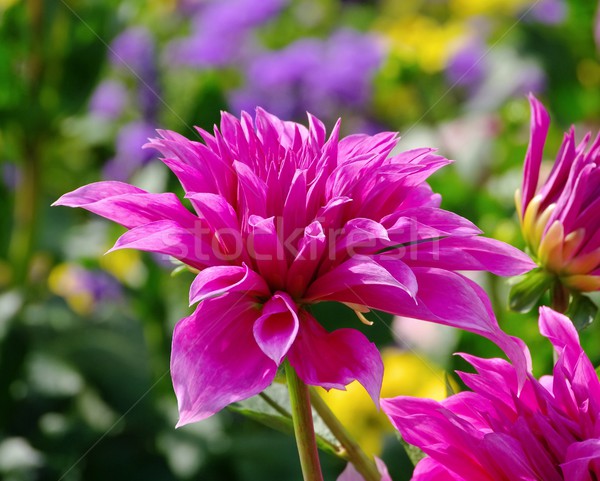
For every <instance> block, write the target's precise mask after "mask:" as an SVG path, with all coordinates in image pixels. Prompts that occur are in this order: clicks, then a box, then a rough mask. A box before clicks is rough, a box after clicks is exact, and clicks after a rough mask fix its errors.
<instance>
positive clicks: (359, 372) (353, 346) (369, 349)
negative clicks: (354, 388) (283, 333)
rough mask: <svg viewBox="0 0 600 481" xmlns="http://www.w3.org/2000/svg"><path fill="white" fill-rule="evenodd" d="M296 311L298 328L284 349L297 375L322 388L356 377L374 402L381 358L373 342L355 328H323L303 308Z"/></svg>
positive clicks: (341, 385) (378, 388)
mask: <svg viewBox="0 0 600 481" xmlns="http://www.w3.org/2000/svg"><path fill="white" fill-rule="evenodd" d="M300 315H301V329H300V331H299V332H298V336H297V338H296V342H295V343H294V345H293V346H292V348H291V349H290V351H289V353H288V359H289V361H290V364H291V365H292V367H293V368H294V369H295V370H296V372H297V373H298V376H299V377H300V379H302V380H303V381H304V382H305V383H306V384H310V385H312V386H321V387H324V388H325V389H331V388H335V389H345V386H347V385H348V384H350V383H351V382H352V381H355V380H357V381H358V382H359V383H360V384H362V386H363V387H364V388H365V389H366V391H367V392H368V393H369V395H370V396H371V398H372V399H373V401H374V402H375V404H378V402H379V393H380V391H381V383H382V380H383V362H382V361H381V356H380V355H379V350H378V349H377V347H376V346H375V344H373V343H372V342H370V341H369V340H368V339H367V338H366V337H365V336H364V335H363V334H362V333H361V332H360V331H358V330H356V329H337V330H335V331H333V332H327V331H326V330H325V328H324V327H322V326H321V325H320V324H319V323H318V322H317V321H316V320H315V319H314V318H313V317H312V316H311V315H310V314H308V313H307V312H305V311H301V313H300Z"/></svg>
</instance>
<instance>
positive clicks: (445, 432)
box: [381, 396, 495, 481]
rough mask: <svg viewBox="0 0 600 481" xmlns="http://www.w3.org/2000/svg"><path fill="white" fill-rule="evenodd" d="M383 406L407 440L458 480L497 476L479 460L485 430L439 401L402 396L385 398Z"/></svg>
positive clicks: (491, 479)
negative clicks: (446, 407)
mask: <svg viewBox="0 0 600 481" xmlns="http://www.w3.org/2000/svg"><path fill="white" fill-rule="evenodd" d="M381 409H382V410H383V411H384V412H385V413H386V414H387V416H388V418H390V421H391V422H392V424H393V425H394V426H395V427H396V429H398V431H400V434H401V435H402V438H403V439H404V440H405V441H406V442H407V443H410V444H412V445H414V446H417V447H418V448H420V449H421V450H422V451H423V452H425V453H426V454H428V455H429V456H431V457H432V458H433V459H434V460H436V461H437V462H439V463H441V464H442V465H443V466H445V467H446V468H447V469H448V470H449V471H452V472H454V473H456V474H457V475H458V476H459V479H461V478H462V479H465V480H475V479H476V480H482V481H493V480H494V479H495V478H494V477H493V475H492V473H487V472H486V470H485V469H484V468H483V466H482V464H481V462H480V460H481V461H483V459H482V457H483V454H484V452H483V449H482V446H481V442H482V440H483V436H484V435H483V433H481V432H479V431H478V430H476V429H475V428H473V427H472V426H471V425H470V424H469V423H468V422H466V421H464V420H463V419H461V418H459V417H458V416H456V415H455V414H454V413H452V412H451V411H449V410H448V409H445V408H444V407H443V406H442V405H441V404H440V403H438V402H437V401H433V400H431V399H418V398H411V397H405V396H399V397H397V398H394V399H382V400H381Z"/></svg>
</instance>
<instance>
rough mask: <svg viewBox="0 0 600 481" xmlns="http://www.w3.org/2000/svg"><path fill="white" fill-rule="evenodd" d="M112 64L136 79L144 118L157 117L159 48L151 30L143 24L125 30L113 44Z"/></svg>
mask: <svg viewBox="0 0 600 481" xmlns="http://www.w3.org/2000/svg"><path fill="white" fill-rule="evenodd" d="M110 59H111V62H112V64H113V66H115V67H117V68H120V69H123V70H124V71H125V73H129V74H130V75H131V76H133V77H134V78H135V79H136V80H137V97H138V102H139V107H140V110H141V114H142V117H144V118H145V119H155V118H156V114H157V109H158V106H159V102H160V88H159V85H158V70H157V65H156V48H155V44H154V39H153V38H152V35H151V34H150V32H149V31H148V30H147V29H145V28H143V27H133V28H130V29H128V30H125V31H124V32H123V33H121V34H120V35H119V36H118V37H117V38H115V39H114V40H113V42H112V44H111V52H110Z"/></svg>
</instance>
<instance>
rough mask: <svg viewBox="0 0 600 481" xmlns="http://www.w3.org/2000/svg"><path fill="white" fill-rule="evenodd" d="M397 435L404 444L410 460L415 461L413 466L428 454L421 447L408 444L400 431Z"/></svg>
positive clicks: (403, 446)
mask: <svg viewBox="0 0 600 481" xmlns="http://www.w3.org/2000/svg"><path fill="white" fill-rule="evenodd" d="M397 436H398V440H399V441H400V444H401V445H402V448H403V449H404V452H405V453H406V455H407V456H408V459H410V462H411V463H413V466H416V465H417V463H418V462H419V461H421V459H423V458H424V457H425V456H426V454H425V453H424V452H423V451H421V450H420V449H419V448H417V447H416V446H413V445H412V444H408V443H407V442H406V441H405V440H404V439H403V438H402V436H400V434H399V433H398V434H397Z"/></svg>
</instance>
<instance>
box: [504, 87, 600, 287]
mask: <svg viewBox="0 0 600 481" xmlns="http://www.w3.org/2000/svg"><path fill="white" fill-rule="evenodd" d="M529 101H530V104H531V134H530V141H529V149H528V151H527V155H526V157H525V166H524V175H523V185H522V188H521V190H520V191H518V192H517V195H516V203H517V212H518V214H519V219H520V221H521V228H522V231H523V237H524V238H525V241H526V242H527V244H528V247H529V249H530V250H531V252H532V256H533V258H534V259H535V261H536V262H537V263H538V264H539V265H540V266H541V267H542V268H543V269H544V270H545V271H546V272H547V273H549V275H551V276H555V277H556V278H557V279H558V280H559V282H560V283H561V284H563V285H564V286H566V287H567V288H568V289H570V290H573V291H580V292H589V291H597V290H600V215H599V213H600V134H598V135H597V136H596V138H595V140H594V141H592V142H590V140H591V134H590V133H587V134H586V135H585V137H584V138H583V140H582V141H581V142H580V143H579V144H577V142H576V140H575V129H574V128H573V127H572V128H571V129H570V130H569V132H568V133H566V134H565V136H564V139H563V143H562V145H561V148H560V150H559V152H558V154H557V157H556V161H555V163H554V165H553V167H552V171H551V172H550V175H549V176H548V178H547V179H543V183H542V184H541V185H540V186H539V187H538V184H539V183H540V169H541V166H542V160H543V153H544V144H545V142H546V136H547V134H548V129H549V125H550V118H549V116H548V113H547V112H546V109H545V108H544V106H543V105H542V104H541V102H539V101H538V100H537V99H536V98H535V97H534V96H533V95H530V97H529Z"/></svg>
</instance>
